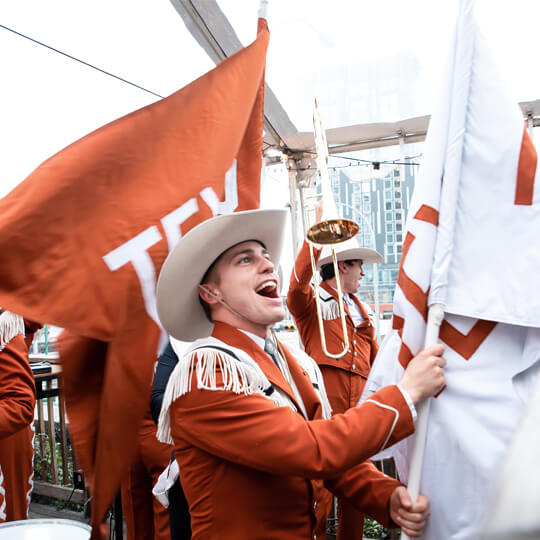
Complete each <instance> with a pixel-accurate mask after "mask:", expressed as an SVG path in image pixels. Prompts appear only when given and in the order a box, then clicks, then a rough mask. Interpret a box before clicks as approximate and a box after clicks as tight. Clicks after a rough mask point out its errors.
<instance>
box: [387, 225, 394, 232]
mask: <svg viewBox="0 0 540 540" xmlns="http://www.w3.org/2000/svg"><path fill="white" fill-rule="evenodd" d="M392 225H393V224H392V223H387V224H386V232H392V231H393V230H394V229H393V227H392Z"/></svg>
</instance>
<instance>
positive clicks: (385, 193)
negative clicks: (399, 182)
mask: <svg viewBox="0 0 540 540" xmlns="http://www.w3.org/2000/svg"><path fill="white" fill-rule="evenodd" d="M384 198H385V199H386V200H387V201H389V200H392V192H391V191H385V192H384Z"/></svg>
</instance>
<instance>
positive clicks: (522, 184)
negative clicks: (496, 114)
mask: <svg viewBox="0 0 540 540" xmlns="http://www.w3.org/2000/svg"><path fill="white" fill-rule="evenodd" d="M537 161H538V156H537V154H536V148H535V147H534V143H533V142H532V140H531V138H530V137H529V132H528V131H527V127H526V126H525V127H524V128H523V139H522V141H521V150H520V152H519V162H518V171H517V178H516V196H515V199H514V204H520V205H521V204H523V205H528V206H530V205H531V204H532V202H533V195H534V179H535V176H536V163H537Z"/></svg>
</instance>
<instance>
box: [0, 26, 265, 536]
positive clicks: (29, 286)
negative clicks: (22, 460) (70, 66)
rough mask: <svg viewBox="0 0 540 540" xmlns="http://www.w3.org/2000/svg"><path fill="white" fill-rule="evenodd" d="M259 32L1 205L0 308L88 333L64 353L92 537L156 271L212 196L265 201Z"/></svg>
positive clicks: (151, 306) (111, 489)
mask: <svg viewBox="0 0 540 540" xmlns="http://www.w3.org/2000/svg"><path fill="white" fill-rule="evenodd" d="M259 27H260V28H259V33H258V37H257V39H256V41H255V42H254V43H253V44H252V45H250V46H249V47H246V48H244V49H242V50H241V51H239V52H238V53H237V54H235V55H233V56H231V57H230V58H228V59H226V60H225V61H223V62H221V63H220V64H219V65H218V66H217V67H216V68H215V69H213V70H211V71H210V72H208V73H207V74H205V75H204V76H202V77H200V78H199V79H197V80H196V81H194V82H192V83H191V84H189V85H188V86H186V87H185V88H183V89H182V90H179V91H178V92H176V93H174V94H172V95H171V96H169V97H167V98H165V99H162V100H160V101H157V102H156V103H154V104H152V105H150V106H148V107H145V108H143V109H141V110H138V111H135V112H134V113H131V114H129V115H127V116H125V117H123V118H120V119H118V120H116V121H114V122H112V123H110V124H108V125H106V126H104V127H102V128H100V129H98V130H97V131H95V132H93V133H91V134H89V135H87V136H86V137H84V138H82V139H81V140H79V141H77V142H75V143H74V144H72V145H70V146H69V147H67V148H66V149H64V150H63V151H61V152H59V153H58V154H56V155H55V156H53V157H52V158H50V159H49V160H47V161H46V162H45V163H43V164H42V165H41V166H40V167H38V168H37V169H36V170H35V171H34V172H33V173H32V174H31V175H30V176H29V177H28V178H27V179H26V180H25V181H24V182H22V183H21V184H20V185H19V186H17V187H16V188H15V189H14V190H13V191H12V192H11V193H9V194H8V195H7V196H6V197H4V198H3V199H2V200H1V201H0V250H1V251H2V253H6V254H7V253H9V259H6V260H5V261H4V263H3V264H2V266H1V268H0V305H1V306H2V307H5V308H8V309H10V310H12V311H14V312H16V313H20V314H22V315H23V316H24V317H28V318H30V319H32V320H38V321H47V322H48V323H51V324H55V325H58V326H61V327H63V328H66V329H67V330H69V331H70V332H71V333H72V334H73V335H74V336H84V337H74V338H71V340H70V339H69V338H68V340H67V341H66V342H65V343H66V345H65V346H64V347H63V348H62V350H61V353H62V356H61V357H62V363H63V372H64V378H65V393H66V404H67V408H68V414H69V418H70V427H71V433H72V436H73V443H74V448H75V451H76V454H77V459H78V462H79V463H80V464H81V466H82V468H83V470H84V473H85V477H86V479H87V480H88V482H89V484H90V487H91V490H92V493H91V494H92V520H93V521H92V522H93V525H94V530H93V538H96V537H98V529H99V527H98V523H99V521H100V520H101V519H102V517H103V516H104V514H105V512H106V510H107V507H108V505H109V503H110V501H112V499H113V497H114V496H115V494H116V492H117V490H118V487H119V485H120V480H121V478H122V477H123V476H124V474H125V472H126V470H127V467H128V465H129V462H130V461H131V459H132V458H133V456H134V448H135V445H134V442H135V437H136V433H137V426H139V425H140V422H141V419H142V417H143V415H144V410H145V408H146V406H147V403H148V402H147V398H148V392H149V386H150V380H151V377H152V368H153V364H154V361H155V358H156V354H157V349H158V339H159V338H158V336H159V333H160V329H159V327H158V325H157V324H156V322H155V320H156V314H155V279H156V276H157V275H158V273H159V269H160V267H161V265H162V263H163V261H164V259H165V257H166V255H167V254H168V251H169V250H170V249H171V247H172V246H173V245H174V244H175V243H176V241H177V239H178V236H179V235H180V234H181V233H185V232H186V231H188V230H189V229H190V228H192V227H193V226H195V225H196V224H198V223H200V222H201V221H203V220H205V219H207V218H209V217H211V216H212V215H213V213H217V212H219V211H221V210H222V209H221V207H219V203H220V202H222V201H224V200H225V202H226V203H227V204H230V205H231V206H228V207H227V209H226V210H227V211H232V210H246V209H252V208H257V207H258V206H259V194H260V171H261V164H262V122H263V99H262V98H263V90H261V88H262V87H264V66H265V55H266V49H267V46H268V40H269V34H268V29H267V27H266V23H265V22H264V21H260V24H259ZM236 158H237V168H236V170H237V174H236V183H235V184H234V185H233V186H232V187H233V188H234V189H231V185H230V184H228V185H227V186H228V187H226V175H227V172H228V171H229V170H231V167H232V165H233V163H234V160H235V159H236ZM230 177H231V175H229V176H228V177H227V178H230ZM236 195H237V196H238V200H237V204H236V206H234V204H235V202H234V201H235V196H236ZM28 239H31V241H28ZM113 255H114V256H113ZM141 275H142V277H141ZM142 287H146V289H144V294H143V290H142ZM93 340H95V341H93ZM87 381H89V382H90V384H89V385H88V386H87V384H86V383H87ZM119 395H120V396H122V399H118V396H119Z"/></svg>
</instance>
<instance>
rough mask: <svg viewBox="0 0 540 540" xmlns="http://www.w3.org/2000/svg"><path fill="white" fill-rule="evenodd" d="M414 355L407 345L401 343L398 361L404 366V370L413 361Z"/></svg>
mask: <svg viewBox="0 0 540 540" xmlns="http://www.w3.org/2000/svg"><path fill="white" fill-rule="evenodd" d="M412 357H413V354H412V352H411V350H410V349H409V347H407V345H405V343H403V342H401V348H400V349H399V355H398V360H399V363H400V364H401V365H402V366H403V369H405V368H406V367H407V365H408V364H409V362H410V361H411V360H412Z"/></svg>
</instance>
